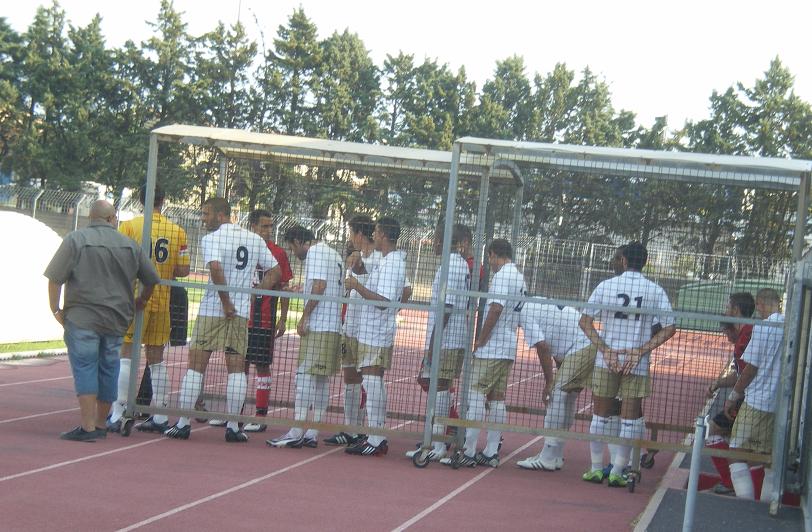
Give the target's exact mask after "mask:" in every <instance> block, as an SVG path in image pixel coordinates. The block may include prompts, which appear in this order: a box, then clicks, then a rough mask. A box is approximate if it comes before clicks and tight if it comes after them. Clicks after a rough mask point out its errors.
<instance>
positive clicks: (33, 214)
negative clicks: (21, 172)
mask: <svg viewBox="0 0 812 532" xmlns="http://www.w3.org/2000/svg"><path fill="white" fill-rule="evenodd" d="M43 194H45V191H44V190H40V191H39V192H38V193H37V195H36V196H34V201H33V202H32V205H31V218H33V219H35V220H36V219H37V202H38V201H39V199H40V198H41V197H42V195H43Z"/></svg>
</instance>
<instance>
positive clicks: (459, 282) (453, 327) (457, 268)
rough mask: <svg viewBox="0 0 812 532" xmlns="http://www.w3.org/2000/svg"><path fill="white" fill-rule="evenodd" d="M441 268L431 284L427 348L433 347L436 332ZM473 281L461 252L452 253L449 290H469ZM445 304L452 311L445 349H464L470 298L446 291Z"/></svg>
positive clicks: (445, 334) (444, 337)
mask: <svg viewBox="0 0 812 532" xmlns="http://www.w3.org/2000/svg"><path fill="white" fill-rule="evenodd" d="M440 270H441V268H438V269H437V273H436V274H435V275H434V283H433V284H432V285H431V308H432V311H429V323H428V327H427V328H426V344H425V348H426V349H427V350H428V349H431V348H432V346H431V335H432V333H433V332H434V324H435V313H434V312H433V309H434V307H435V306H436V305H437V301H438V298H439V297H440ZM470 283H471V273H470V272H469V271H468V263H467V262H465V259H463V258H462V255H460V254H459V253H452V254H451V256H450V257H449V262H448V285H447V287H448V290H468V287H469V286H470ZM445 306H446V309H447V310H450V311H452V313H451V315H450V316H449V317H448V323H447V324H446V327H445V329H444V331H443V347H442V348H443V349H462V348H464V347H465V333H466V327H465V325H466V319H465V318H466V316H465V309H466V308H467V306H468V298H467V297H465V296H460V295H452V294H449V293H446V296H445Z"/></svg>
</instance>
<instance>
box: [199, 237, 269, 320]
mask: <svg viewBox="0 0 812 532" xmlns="http://www.w3.org/2000/svg"><path fill="white" fill-rule="evenodd" d="M202 245H203V261H204V262H205V264H206V266H208V265H209V264H211V263H212V262H219V263H220V265H221V266H222V267H223V273H224V275H225V280H226V285H227V286H233V287H237V288H252V287H253V285H254V281H255V279H256V277H255V275H256V269H257V268H260V269H262V270H263V271H268V270H270V269H272V268H273V267H275V266H276V265H277V262H276V259H275V258H274V256H273V254H271V252H270V251H269V250H268V246H267V245H266V244H265V241H264V240H262V238H261V237H260V236H259V235H258V234H256V233H252V232H251V231H248V230H246V229H243V228H242V227H240V226H238V225H235V224H223V225H221V226H220V228H219V229H217V230H216V231H213V232H211V233H209V234H207V235H206V236H204V237H203V242H202ZM229 297H230V298H231V302H232V303H233V304H234V309H235V311H236V313H237V315H238V316H241V317H243V318H246V319H247V318H248V317H249V313H250V308H251V295H250V294H248V293H246V292H229ZM198 314H199V315H200V316H211V317H224V316H225V314H224V313H223V305H222V304H221V302H220V296H219V295H218V293H217V289H216V288H214V284H213V283H212V280H211V276H209V285H208V287H207V288H206V293H205V294H203V299H202V300H201V301H200V310H199V312H198Z"/></svg>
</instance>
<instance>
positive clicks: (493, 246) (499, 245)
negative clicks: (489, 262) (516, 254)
mask: <svg viewBox="0 0 812 532" xmlns="http://www.w3.org/2000/svg"><path fill="white" fill-rule="evenodd" d="M488 253H493V254H494V255H496V256H497V257H500V258H508V259H510V260H513V248H512V247H511V245H510V242H508V241H507V240H505V239H503V238H497V239H496V240H493V241H492V242H491V243H490V244H488Z"/></svg>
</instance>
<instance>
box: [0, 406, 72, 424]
mask: <svg viewBox="0 0 812 532" xmlns="http://www.w3.org/2000/svg"><path fill="white" fill-rule="evenodd" d="M77 410H79V408H78V407H76V408H66V409H64V410H53V411H51V412H43V413H42V414H31V415H30V416H22V417H13V418H11V419H3V420H0V425H2V424H3V423H13V422H14V421H25V420H26V419H34V418H38V417H42V416H50V415H53V414H64V413H65V412H75V411H77Z"/></svg>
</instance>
